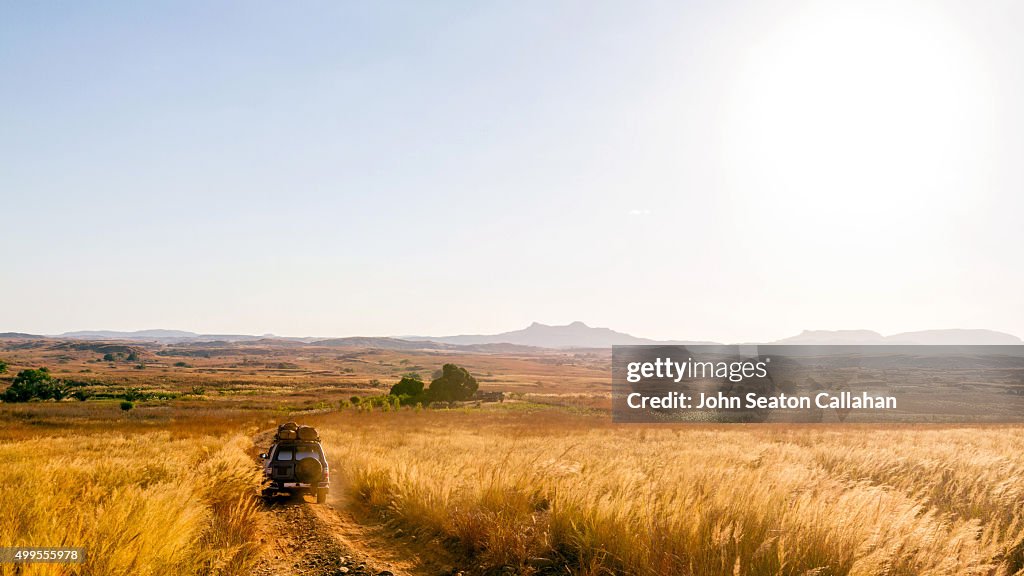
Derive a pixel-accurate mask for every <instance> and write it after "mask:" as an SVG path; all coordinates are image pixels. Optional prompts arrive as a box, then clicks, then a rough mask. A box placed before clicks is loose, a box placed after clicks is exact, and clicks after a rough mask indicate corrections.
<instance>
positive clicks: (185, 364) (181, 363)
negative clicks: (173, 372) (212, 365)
mask: <svg viewBox="0 0 1024 576" xmlns="http://www.w3.org/2000/svg"><path fill="white" fill-rule="evenodd" d="M174 365H175V366H177V367H178V368H191V367H192V365H191V364H189V363H188V362H175V363H174Z"/></svg>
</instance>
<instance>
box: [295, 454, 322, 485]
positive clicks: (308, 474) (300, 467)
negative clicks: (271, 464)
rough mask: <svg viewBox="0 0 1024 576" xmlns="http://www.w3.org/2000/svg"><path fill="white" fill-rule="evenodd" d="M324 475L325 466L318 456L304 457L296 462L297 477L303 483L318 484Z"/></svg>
mask: <svg viewBox="0 0 1024 576" xmlns="http://www.w3.org/2000/svg"><path fill="white" fill-rule="evenodd" d="M323 475H324V467H323V465H322V464H320V462H319V461H318V460H317V459H316V458H303V459H302V460H299V461H298V463H296V464H295V479H296V480H298V481H299V482H302V483H303V484H316V483H317V482H319V481H320V478H322V477H323Z"/></svg>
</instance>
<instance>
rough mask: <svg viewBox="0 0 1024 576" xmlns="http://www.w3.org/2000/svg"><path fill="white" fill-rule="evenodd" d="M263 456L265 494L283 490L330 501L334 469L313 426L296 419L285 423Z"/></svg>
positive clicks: (322, 501)
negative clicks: (299, 422) (301, 423)
mask: <svg viewBox="0 0 1024 576" xmlns="http://www.w3.org/2000/svg"><path fill="white" fill-rule="evenodd" d="M260 458H262V459H263V476H264V480H265V483H264V488H263V497H264V498H270V497H272V496H274V495H275V494H277V493H279V492H285V493H288V494H316V502H317V504H323V503H324V502H326V501H327V490H328V489H329V488H330V487H331V482H330V480H331V470H330V467H328V465H327V457H326V456H325V455H324V449H323V447H322V446H321V445H320V435H319V434H318V433H317V431H316V429H315V428H313V427H312V426H300V425H298V424H296V423H295V422H288V423H286V424H281V425H280V426H278V428H277V433H276V434H275V435H274V442H273V444H271V446H270V449H269V450H267V451H266V452H265V453H263V454H260Z"/></svg>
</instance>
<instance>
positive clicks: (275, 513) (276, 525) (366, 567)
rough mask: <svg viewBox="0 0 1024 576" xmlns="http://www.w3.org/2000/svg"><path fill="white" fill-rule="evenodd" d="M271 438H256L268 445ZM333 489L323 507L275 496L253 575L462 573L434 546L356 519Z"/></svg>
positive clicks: (261, 444) (258, 443)
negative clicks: (398, 535) (399, 536)
mask: <svg viewBox="0 0 1024 576" xmlns="http://www.w3.org/2000/svg"><path fill="white" fill-rule="evenodd" d="M271 434H272V433H262V434H259V435H257V436H256V437H255V438H254V441H255V442H256V446H257V447H260V448H265V447H266V446H268V445H269V439H270V436H271ZM338 492H339V490H338V489H336V488H334V489H332V491H331V494H330V495H329V497H328V500H327V504H323V505H319V504H316V503H315V501H314V499H313V498H312V497H301V496H292V497H279V498H275V499H274V500H273V501H270V502H267V503H266V505H265V507H264V509H263V510H262V511H261V513H260V519H261V524H262V532H263V534H262V536H261V541H262V542H263V549H262V555H261V558H260V559H259V561H258V563H257V567H256V570H255V571H254V572H253V574H254V575H255V576H342V575H348V576H442V575H445V576H448V575H453V574H461V573H460V572H459V571H458V569H456V568H455V563H454V561H453V559H452V558H451V557H450V556H449V555H448V554H446V553H445V552H444V551H443V550H441V549H440V548H438V547H435V546H431V545H429V544H428V545H425V546H424V545H419V543H417V542H416V541H414V540H409V539H406V538H396V537H395V533H396V531H395V530H394V529H391V528H388V527H387V526H385V525H383V524H378V523H373V522H371V521H369V520H367V519H365V518H360V519H357V518H356V517H354V516H353V515H352V514H351V513H349V512H348V511H347V507H346V506H345V504H346V500H345V498H344V495H342V494H339V493H338Z"/></svg>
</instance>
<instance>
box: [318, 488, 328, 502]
mask: <svg viewBox="0 0 1024 576" xmlns="http://www.w3.org/2000/svg"><path fill="white" fill-rule="evenodd" d="M316 503H317V504H326V503H327V488H317V489H316Z"/></svg>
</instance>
